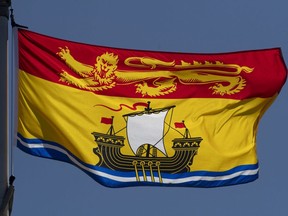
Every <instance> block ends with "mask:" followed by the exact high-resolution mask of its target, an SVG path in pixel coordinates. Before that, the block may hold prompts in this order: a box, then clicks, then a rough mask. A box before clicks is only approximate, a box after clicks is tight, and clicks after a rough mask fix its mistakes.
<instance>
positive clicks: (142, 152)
mask: <svg viewBox="0 0 288 216" xmlns="http://www.w3.org/2000/svg"><path fill="white" fill-rule="evenodd" d="M174 108H175V106H168V107H163V108H157V109H152V108H151V107H150V102H148V103H147V107H146V108H145V109H144V110H143V111H138V112H132V113H128V114H124V115H123V118H124V120H125V121H126V127H125V128H126V135H127V141H128V144H129V145H130V148H131V150H132V152H133V153H134V155H125V154H123V153H121V148H122V147H123V146H124V145H125V144H124V141H125V137H124V136H119V135H117V132H115V130H114V126H113V117H112V118H111V119H110V120H108V123H109V124H111V126H110V128H109V130H108V132H107V133H99V132H92V134H93V136H94V138H95V142H96V143H97V145H98V147H96V148H94V149H93V151H94V153H95V154H96V155H97V156H98V157H99V162H98V163H97V164H96V165H97V166H102V167H106V168H109V169H111V170H116V171H124V172H135V177H136V180H137V181H151V182H156V179H157V182H160V183H162V177H161V173H170V174H175V173H182V172H189V171H190V166H191V165H192V163H193V159H194V156H195V155H196V154H197V151H198V148H199V147H200V143H201V141H202V138H201V137H191V135H190V132H189V129H188V128H187V127H186V126H185V123H184V121H183V122H181V123H179V122H178V123H175V127H176V128H182V129H184V130H185V132H184V133H183V134H182V135H181V137H178V138H174V139H173V140H171V142H173V145H172V148H173V149H174V151H175V152H174V155H173V156H171V157H169V156H168V155H167V153H166V150H165V145H164V137H165V136H166V135H167V134H168V133H169V131H170V130H172V129H173V130H176V129H175V128H173V127H172V126H171V119H172V115H173V109H174ZM104 121H106V122H107V120H105V119H104ZM109 121H111V122H109ZM165 125H166V127H165ZM165 128H166V130H165ZM121 131H122V130H121ZM159 154H161V155H159Z"/></svg>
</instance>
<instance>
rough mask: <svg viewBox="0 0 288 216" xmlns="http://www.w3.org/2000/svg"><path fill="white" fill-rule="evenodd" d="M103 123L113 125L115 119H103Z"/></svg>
mask: <svg viewBox="0 0 288 216" xmlns="http://www.w3.org/2000/svg"><path fill="white" fill-rule="evenodd" d="M101 123H103V124H112V123H113V119H112V118H105V117H102V118H101Z"/></svg>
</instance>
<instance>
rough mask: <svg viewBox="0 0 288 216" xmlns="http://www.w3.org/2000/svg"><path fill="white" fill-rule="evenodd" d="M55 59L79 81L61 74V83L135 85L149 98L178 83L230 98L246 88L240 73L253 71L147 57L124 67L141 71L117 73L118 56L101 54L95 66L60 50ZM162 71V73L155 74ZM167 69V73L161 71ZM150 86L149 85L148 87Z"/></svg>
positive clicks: (134, 59)
mask: <svg viewBox="0 0 288 216" xmlns="http://www.w3.org/2000/svg"><path fill="white" fill-rule="evenodd" d="M59 49H60V51H59V52H57V55H58V56H59V57H60V58H61V59H62V60H63V61H64V62H65V63H66V65H68V66H69V67H70V68H71V69H72V70H73V71H74V72H75V73H77V74H78V75H79V76H80V78H79V77H75V76H72V75H71V74H69V73H68V72H67V71H65V70H62V72H61V73H60V76H61V78H60V81H62V82H65V83H67V84H71V85H74V86H77V87H79V88H81V89H86V90H90V91H103V90H106V89H111V88H113V87H115V86H116V85H127V84H134V85H135V87H136V89H135V93H139V94H141V95H142V96H143V97H144V96H149V97H157V96H162V95H167V94H170V93H172V92H174V91H176V90H177V83H181V84H184V85H200V84H210V85H211V84H213V86H211V87H209V89H212V91H213V94H219V95H221V96H223V95H232V94H236V93H238V92H240V91H241V90H242V89H243V88H244V87H245V85H246V81H245V79H244V78H242V76H240V73H241V72H245V73H251V72H252V71H253V68H249V67H247V66H239V65H236V64H223V63H222V62H219V61H216V62H215V63H211V62H205V63H200V62H196V61H194V62H193V63H187V62H184V61H182V62H181V64H179V65H177V64H175V62H174V61H172V62H164V61H161V60H158V59H154V58H149V57H129V58H127V59H126V60H125V61H124V63H125V64H126V65H127V66H130V67H133V68H134V70H135V68H137V67H138V68H141V70H135V71H131V70H129V71H128V70H127V71H125V70H119V69H118V68H117V64H118V61H119V59H118V56H117V55H115V54H113V53H108V52H106V53H104V54H102V55H101V56H97V57H96V63H95V65H94V66H91V65H87V64H83V63H81V62H79V61H77V60H76V59H75V58H74V57H73V56H72V55H71V53H70V50H69V48H68V47H65V48H61V47H60V48H59ZM158 67H161V68H162V69H161V70H158ZM163 68H167V70H163ZM148 83H149V84H148Z"/></svg>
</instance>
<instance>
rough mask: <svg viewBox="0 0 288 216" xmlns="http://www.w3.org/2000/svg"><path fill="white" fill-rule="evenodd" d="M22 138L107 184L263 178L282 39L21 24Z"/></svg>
mask: <svg viewBox="0 0 288 216" xmlns="http://www.w3.org/2000/svg"><path fill="white" fill-rule="evenodd" d="M18 43H19V93H18V98H19V99H18V103H19V104H18V109H19V111H18V139H17V142H18V144H17V145H18V147H19V148H20V149H22V150H23V151H25V152H27V153H29V154H32V155H36V156H40V157H45V158H51V159H55V160H60V161H64V162H68V163H71V164H73V165H75V166H76V167H78V168H80V169H81V170H83V171H84V172H85V173H87V174H88V175H89V176H91V177H92V178H93V179H95V180H96V181H97V182H99V183H100V184H102V185H105V186H108V187H125V186H138V185H158V186H168V185H169V186H191V187H216V186H227V185H234V184H241V183H247V182H251V181H253V180H255V179H257V178H258V160H257V154H256V135H257V127H258V123H259V120H260V118H261V117H262V115H263V114H264V112H265V111H266V110H267V108H268V107H269V106H270V105H271V103H272V102H273V101H274V99H275V98H276V97H277V95H278V93H279V92H280V89H281V87H282V86H283V84H284V82H285V80H286V67H285V65H284V62H283V60H282V56H281V50H280V49H279V48H273V49H265V50H253V51H242V52H233V53H222V54H189V53H172V52H153V51H139V50H127V49H115V48H109V47H102V46H94V45H88V44H83V43H76V42H72V41H67V40H62V39H57V38H53V37H49V36H45V35H41V34H38V33H34V32H31V31H27V30H22V29H20V30H19V32H18Z"/></svg>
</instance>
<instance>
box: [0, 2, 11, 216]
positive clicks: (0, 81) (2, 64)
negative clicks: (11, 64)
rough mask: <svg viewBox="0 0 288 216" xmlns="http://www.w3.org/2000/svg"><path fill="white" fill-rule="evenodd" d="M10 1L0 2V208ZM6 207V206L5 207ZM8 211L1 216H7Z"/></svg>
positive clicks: (5, 179) (4, 165)
mask: <svg viewBox="0 0 288 216" xmlns="http://www.w3.org/2000/svg"><path fill="white" fill-rule="evenodd" d="M10 5H11V0H0V206H1V205H2V203H3V202H4V197H5V195H6V193H7V190H8V164H9V162H8V142H7V140H8V135H7V134H8V128H7V119H8V112H7V111H8V110H7V104H8V101H7V97H8V96H7V95H8V84H7V82H8V78H7V77H8V76H7V71H8V57H7V56H8V54H7V53H8V49H7V47H8V20H9V7H10ZM7 207H8V206H7ZM8 215H9V210H8V208H7V210H5V211H4V213H3V216H8ZM1 216H2V215H1Z"/></svg>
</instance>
